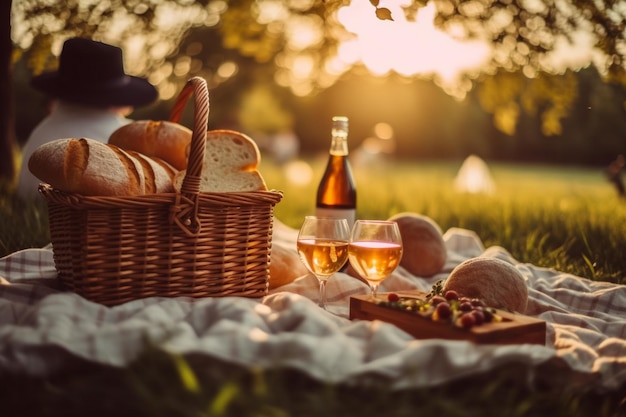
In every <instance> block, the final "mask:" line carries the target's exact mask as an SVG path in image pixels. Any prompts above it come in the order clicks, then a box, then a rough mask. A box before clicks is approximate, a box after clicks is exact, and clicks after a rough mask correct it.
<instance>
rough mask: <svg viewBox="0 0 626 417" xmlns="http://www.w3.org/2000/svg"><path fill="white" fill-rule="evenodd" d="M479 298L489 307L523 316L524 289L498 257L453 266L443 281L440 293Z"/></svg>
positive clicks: (519, 276) (518, 276)
mask: <svg viewBox="0 0 626 417" xmlns="http://www.w3.org/2000/svg"><path fill="white" fill-rule="evenodd" d="M448 290H455V291H456V292H458V293H459V295H462V296H466V297H472V298H480V299H481V300H483V301H484V302H485V304H487V305H488V306H489V307H494V308H500V309H504V310H509V311H514V312H518V313H524V311H526V305H527V303H528V286H527V285H526V280H525V279H524V276H523V275H522V274H521V272H519V271H518V270H517V268H515V266H513V265H511V264H509V263H507V262H505V261H502V260H500V259H498V258H491V257H486V256H484V257H483V256H480V257H476V258H471V259H468V260H466V261H464V262H462V263H461V264H459V265H457V266H456V268H454V269H453V270H452V272H451V273H450V275H449V276H448V278H447V279H446V281H445V283H444V286H443V291H444V292H445V291H448Z"/></svg>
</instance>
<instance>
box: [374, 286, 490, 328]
mask: <svg viewBox="0 0 626 417" xmlns="http://www.w3.org/2000/svg"><path fill="white" fill-rule="evenodd" d="M435 285H437V284H435ZM433 287H434V286H433ZM378 304H379V305H382V306H385V307H389V308H393V309H396V310H402V311H406V312H411V313H415V314H417V315H419V316H422V317H424V318H429V319H430V320H433V321H436V322H444V323H445V322H447V323H450V324H452V325H453V326H455V327H459V328H462V329H470V328H472V327H474V326H480V325H481V324H484V323H492V322H498V321H502V317H501V316H499V315H498V314H497V312H496V310H495V309H494V308H491V307H488V306H486V305H485V303H484V302H483V301H482V300H480V299H478V298H469V297H464V296H460V295H459V294H458V293H457V292H456V291H454V290H448V291H446V292H445V293H442V292H441V290H440V289H437V288H433V290H432V291H431V292H430V293H428V294H427V295H426V297H425V298H424V299H420V298H411V297H400V296H398V294H396V293H389V294H388V295H387V300H386V301H380V302H379V303H378Z"/></svg>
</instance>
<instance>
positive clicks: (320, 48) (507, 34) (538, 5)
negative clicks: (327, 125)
mask: <svg viewBox="0 0 626 417" xmlns="http://www.w3.org/2000/svg"><path fill="white" fill-rule="evenodd" d="M386 2H391V0H370V4H371V6H372V13H373V14H374V15H375V16H376V17H377V18H378V19H381V20H394V16H393V15H392V14H391V12H390V11H389V9H388V8H387V4H386ZM349 3H350V0H195V1H194V0H169V1H162V0H149V1H140V0H108V1H106V2H103V1H100V0H68V1H64V2H50V1H46V0H20V1H19V2H12V1H10V0H9V1H8V2H7V1H4V2H2V8H1V9H0V12H2V13H3V19H2V21H4V22H6V21H9V24H8V25H2V27H3V28H5V30H3V31H2V34H3V35H4V36H3V39H2V42H3V48H2V53H3V59H6V58H7V57H8V56H10V55H9V54H10V52H9V50H10V48H7V49H5V48H4V46H5V45H7V44H10V42H7V39H8V37H11V36H12V40H13V47H14V48H15V49H17V50H21V51H23V52H24V55H23V56H24V57H25V59H28V62H29V64H30V68H31V69H32V72H33V73H39V72H41V71H43V70H46V69H49V68H50V65H51V63H53V62H55V61H54V60H50V59H49V58H50V56H51V55H50V51H53V52H54V53H58V51H59V48H60V45H61V44H62V41H63V39H65V38H67V37H69V36H88V37H92V38H94V39H98V40H102V41H105V42H109V43H114V44H117V45H119V46H121V47H123V48H124V49H125V52H126V53H125V56H126V57H127V65H128V68H127V70H128V71H129V72H131V73H135V74H137V75H149V77H150V80H151V81H152V82H153V83H155V84H157V85H158V87H159V90H160V93H161V97H162V98H164V99H168V98H171V97H173V96H174V94H176V92H177V91H178V90H177V88H178V87H179V84H177V83H176V82H175V81H173V80H174V79H175V78H177V77H178V79H179V80H180V79H181V78H185V76H186V75H188V74H190V73H192V72H194V71H201V69H202V68H204V65H205V64H204V63H202V62H200V61H198V60H197V59H195V58H194V57H193V56H192V55H193V54H192V52H193V48H192V49H191V50H184V51H181V50H177V46H178V45H180V44H181V41H182V40H183V39H184V38H185V36H187V35H188V34H190V33H192V31H190V28H193V27H209V28H215V29H216V30H217V31H219V34H220V36H219V41H220V42H221V46H220V48H221V49H225V50H231V51H237V52H238V54H239V55H241V56H242V57H244V58H245V59H252V60H254V61H255V62H257V63H260V64H267V65H269V66H272V69H273V81H274V82H275V83H277V84H278V85H281V86H284V87H289V88H290V89H291V90H292V91H293V92H294V93H295V94H296V95H299V96H304V95H307V94H310V93H312V92H315V91H318V90H321V89H325V88H328V87H329V86H330V85H332V84H333V83H334V82H335V81H336V80H337V79H338V78H339V77H340V76H341V74H340V73H333V72H332V71H328V68H329V66H330V65H331V64H332V62H333V59H334V57H335V55H336V50H337V47H338V42H339V40H340V39H344V38H346V37H349V36H350V34H349V33H347V32H346V30H345V28H343V27H342V26H341V24H340V23H339V22H338V21H337V19H336V17H335V12H336V11H337V10H338V9H339V8H340V7H342V6H345V5H347V4H349ZM429 3H434V4H435V5H436V8H437V13H438V14H437V19H436V24H437V25H438V26H439V27H441V28H443V29H445V30H448V31H450V32H451V33H455V34H457V35H459V36H464V37H469V38H478V39H486V40H489V41H490V42H491V43H492V45H493V51H492V55H491V61H490V65H488V66H486V67H485V68H484V73H485V74H486V75H488V76H494V78H493V79H492V80H491V81H485V83H484V84H480V82H479V86H482V88H484V91H483V93H482V96H483V97H482V99H481V102H483V103H488V105H489V106H490V107H489V108H490V109H491V111H492V112H493V114H494V115H495V121H496V124H497V125H498V126H500V128H502V129H503V130H504V131H507V132H509V133H511V132H513V131H514V129H515V126H516V123H515V120H516V119H515V117H517V116H518V115H519V114H520V112H521V111H522V110H524V109H526V110H531V111H540V112H543V113H542V117H543V121H542V129H543V131H544V132H545V133H548V134H556V133H558V132H559V130H560V129H561V126H560V125H559V123H558V122H559V121H560V120H561V118H562V117H563V112H565V111H567V110H568V108H569V106H570V104H569V103H568V101H567V99H568V98H569V99H570V100H571V96H568V95H567V94H562V93H560V92H561V91H563V89H564V88H570V87H572V78H571V77H567V76H566V77H564V80H563V81H556V80H557V78H553V77H552V76H551V75H550V74H551V71H552V68H551V66H550V63H551V62H552V60H553V58H554V57H553V55H552V52H553V50H554V49H555V47H556V46H557V45H561V44H564V43H565V44H567V43H571V42H574V43H575V42H578V38H576V36H577V34H579V33H581V32H585V33H586V35H585V36H586V38H585V39H586V42H588V43H589V44H590V45H592V46H593V47H595V49H596V51H597V52H599V55H598V56H601V58H602V59H600V60H599V61H597V65H598V67H599V68H600V70H601V74H602V76H603V77H604V78H605V80H609V81H611V82H616V83H622V84H624V85H626V72H625V69H624V64H625V61H624V56H625V55H626V52H625V51H626V42H625V37H626V27H625V22H626V8H624V7H623V2H621V1H616V0H573V1H571V2H555V1H554V0H536V1H532V2H527V1H523V0H406V1H405V3H404V4H405V6H403V11H404V13H405V15H406V17H407V18H408V19H414V18H415V16H416V14H417V13H419V11H420V9H421V8H422V7H424V6H425V5H426V4H429ZM11 18H13V21H11ZM396 18H397V16H396ZM389 23H390V24H393V22H389ZM202 44H203V42H202V41H201V42H200V45H202ZM396 46H397V45H389V47H390V48H393V47H396ZM181 52H182V53H183V55H184V56H178V55H180V53H181ZM5 62H6V61H2V63H3V70H2V71H5V70H6V68H8V65H5ZM233 64H234V65H231V66H226V67H221V68H217V69H216V72H215V74H217V78H220V77H222V78H226V79H228V78H230V77H232V76H233V75H234V74H235V73H236V71H237V68H239V67H238V66H237V65H236V62H235V61H233ZM198 65H200V68H198V67H197V66H198ZM8 69H9V70H10V68H8ZM233 71H235V72H233ZM511 74H514V75H515V76H512V75H511ZM542 74H547V75H546V76H544V75H542ZM468 77H469V75H468ZM516 77H524V78H535V77H536V78H537V79H538V80H539V81H538V83H539V84H537V85H541V86H542V88H540V89H534V90H533V91H531V92H525V91H522V90H521V89H520V88H523V87H524V86H526V82H525V81H524V80H519V79H516ZM217 78H216V79H217ZM487 79H489V78H485V80H487ZM0 84H2V86H1V87H0V88H1V90H0V91H2V92H6V94H3V95H2V96H1V97H2V98H1V100H4V101H5V103H3V104H2V107H1V108H0V110H1V109H5V110H6V111H4V112H2V114H3V115H2V117H8V118H9V119H10V118H12V117H13V116H12V113H11V111H10V107H9V106H10V105H9V104H7V102H9V101H10V100H12V98H11V97H12V96H11V94H10V91H9V89H8V88H7V87H8V86H10V84H11V75H10V73H7V74H6V76H5V77H2V79H1V80H0ZM552 91H557V92H559V94H557V95H553V94H552V93H551V92H552ZM503 92H504V93H507V94H508V95H507V94H503ZM522 93H523V94H522ZM490 94H491V95H492V96H491V97H489V95H490ZM522 96H523V97H522ZM512 97H517V98H518V100H517V102H515V101H512V100H511V98H512ZM546 97H548V98H550V99H551V98H552V97H557V101H555V102H553V103H552V104H551V105H545V100H546ZM535 99H536V100H537V102H538V103H542V105H535V104H532V102H533V100H535ZM570 103H571V101H570ZM2 127H3V129H2V131H0V155H3V157H4V156H6V155H9V154H10V153H9V152H8V150H9V149H11V147H12V141H13V137H14V134H13V132H12V130H13V127H12V123H10V122H7V123H6V124H5V123H3V124H2ZM5 166H6V165H5V164H4V163H3V164H2V168H3V169H2V172H1V173H0V174H1V175H2V176H3V177H8V178H11V177H12V170H11V169H5Z"/></svg>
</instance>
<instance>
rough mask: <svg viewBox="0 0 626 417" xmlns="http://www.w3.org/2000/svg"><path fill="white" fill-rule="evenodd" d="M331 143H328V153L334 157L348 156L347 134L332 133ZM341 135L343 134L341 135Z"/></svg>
mask: <svg viewBox="0 0 626 417" xmlns="http://www.w3.org/2000/svg"><path fill="white" fill-rule="evenodd" d="M333 133H334V134H333V137H332V141H331V142H330V151H329V153H330V154H331V155H334V156H347V155H348V135H347V132H333ZM342 133H343V134H342Z"/></svg>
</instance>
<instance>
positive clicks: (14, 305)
mask: <svg viewBox="0 0 626 417" xmlns="http://www.w3.org/2000/svg"><path fill="white" fill-rule="evenodd" d="M274 233H275V241H274V243H275V244H281V245H287V246H289V245H295V237H296V234H297V232H296V231H295V230H293V229H290V228H288V227H286V226H284V225H282V224H281V223H277V227H275V230H274ZM444 240H445V243H446V246H447V249H448V261H447V264H446V265H445V268H444V270H443V271H442V272H441V274H438V275H436V276H434V277H431V278H428V279H424V278H420V277H415V276H412V275H411V274H409V273H408V272H407V271H406V270H404V269H402V268H399V269H398V270H397V271H396V272H395V273H394V274H393V276H392V277H390V278H389V279H388V280H386V281H385V282H384V283H383V284H382V286H381V289H380V291H398V290H405V289H422V290H429V289H430V287H431V286H432V284H433V283H434V282H435V281H437V280H439V279H442V278H445V277H446V276H447V275H448V274H449V272H450V271H451V270H452V268H454V266H456V265H458V264H459V263H460V262H462V261H463V260H465V259H469V258H471V257H476V256H494V257H498V258H500V259H502V260H505V261H507V262H510V263H511V264H513V265H515V267H516V268H518V269H519V271H520V272H521V273H522V274H523V275H524V277H525V279H526V281H527V283H528V288H529V303H528V308H527V310H526V312H525V314H527V315H529V316H533V317H538V318H540V319H543V320H545V321H546V322H547V337H546V343H545V345H514V346H511V345H509V346H506V345H475V344H472V343H469V342H464V341H445V340H436V339H433V340H415V339H413V338H412V337H411V336H409V335H408V334H406V333H405V332H403V331H401V330H399V329H398V328H396V327H395V326H393V325H391V324H387V323H383V322H379V321H373V322H370V321H353V322H352V321H350V320H349V319H348V316H349V297H350V296H351V295H355V294H366V293H367V292H368V289H367V287H366V285H365V284H364V283H362V282H361V281H359V280H357V279H355V278H353V277H350V276H348V275H346V274H342V273H338V274H336V275H335V276H334V277H333V278H331V280H330V281H329V283H328V287H327V299H328V300H327V303H328V311H324V310H322V309H320V308H319V307H318V306H317V294H318V284H317V281H316V279H315V278H314V277H312V276H308V275H307V276H302V277H300V278H298V279H297V280H296V281H294V282H293V283H291V284H288V285H285V286H283V287H280V288H278V289H276V290H273V291H272V292H271V293H270V294H269V295H268V296H266V297H264V298H262V299H245V298H237V297H227V298H206V299H187V298H179V299H167V298H150V299H144V300H137V301H133V302H129V303H126V304H123V305H120V306H116V307H104V306H101V305H98V304H95V303H92V302H89V301H87V300H85V299H83V298H81V297H80V296H77V295H75V294H71V293H65V292H61V291H59V290H57V289H55V288H54V282H55V277H56V272H55V270H54V261H53V258H52V250H51V249H50V248H43V249H30V250H24V251H19V252H16V253H13V254H11V255H9V256H7V257H5V258H2V259H0V276H1V277H3V278H4V280H0V281H3V284H2V285H0V373H1V372H2V371H10V372H20V373H24V374H29V375H34V376H45V375H48V374H52V373H55V372H60V371H62V370H63V367H64V366H66V365H67V362H68V361H70V360H71V359H75V358H80V359H86V360H88V361H93V362H96V363H102V364H108V365H115V366H125V365H127V364H129V363H130V362H131V361H133V359H135V358H136V357H137V356H138V355H139V354H140V353H141V351H142V350H143V349H145V348H146V346H147V344H151V345H156V346H158V347H161V348H163V349H166V350H168V351H171V352H176V353H181V354H200V355H210V356H211V357H214V358H216V359H223V360H225V361H228V362H229V363H234V364H238V365H242V366H247V365H255V366H264V367H273V366H282V367H285V366H286V367H293V368H296V369H299V370H301V371H303V372H305V373H307V374H309V375H310V376H312V377H314V378H318V379H320V380H324V381H329V382H357V381H359V380H361V379H362V378H368V379H371V378H378V379H382V380H384V381H386V382H387V383H388V384H389V385H390V386H393V387H398V388H405V387H418V386H432V385H436V384H439V383H444V382H447V381H450V380H454V379H456V378H461V377H464V376H467V375H471V374H473V373H477V372H483V371H489V370H491V369H494V368H496V367H500V366H503V365H506V364H509V363H511V364H513V363H514V364H516V365H520V364H521V365H522V366H526V367H527V368H528V369H535V368H539V367H541V366H542V365H543V366H545V365H546V364H553V365H554V367H556V369H561V370H567V371H568V372H571V374H572V375H574V376H575V377H572V378H569V377H566V378H565V379H566V380H567V382H569V383H575V381H578V383H588V382H589V381H592V380H593V381H594V383H596V384H599V385H600V386H601V387H605V388H608V389H615V388H616V387H619V386H623V384H624V383H625V381H626V340H625V339H626V286H621V285H614V284H610V283H603V282H594V281H590V280H587V279H583V278H580V277H576V276H572V275H569V274H566V273H561V272H559V271H555V270H552V269H546V268H541V267H537V266H534V265H530V264H523V263H519V262H518V261H516V260H515V259H513V257H512V256H511V255H510V254H509V253H508V252H507V251H506V250H505V249H504V248H501V247H490V248H484V247H483V244H482V242H481V240H480V238H479V237H478V236H477V235H476V233H474V232H472V231H469V230H464V229H457V228H453V229H450V230H448V231H447V232H446V233H445V235H444Z"/></svg>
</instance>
